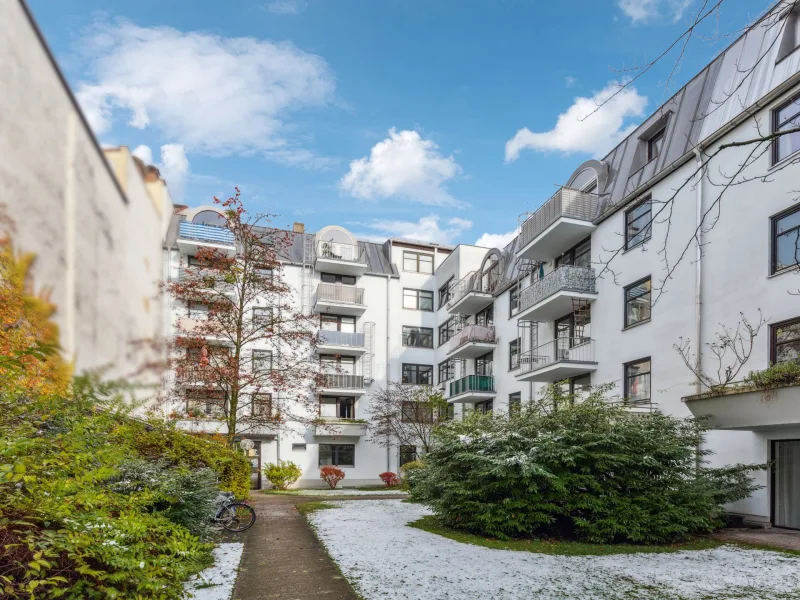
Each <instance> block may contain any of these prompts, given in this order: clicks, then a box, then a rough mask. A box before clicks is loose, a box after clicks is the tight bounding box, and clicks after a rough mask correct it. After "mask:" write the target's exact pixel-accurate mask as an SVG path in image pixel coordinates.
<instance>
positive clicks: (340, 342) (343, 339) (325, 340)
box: [317, 330, 367, 356]
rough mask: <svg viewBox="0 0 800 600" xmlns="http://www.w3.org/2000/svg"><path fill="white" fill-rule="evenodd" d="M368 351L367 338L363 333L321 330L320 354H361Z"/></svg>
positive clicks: (318, 350)
mask: <svg viewBox="0 0 800 600" xmlns="http://www.w3.org/2000/svg"><path fill="white" fill-rule="evenodd" d="M366 351H367V346H366V338H365V336H364V334H363V333H357V332H348V331H325V330H322V331H320V332H319V344H318V345H317V352H319V353H320V354H338V355H339V356H361V355H363V354H364V353H365V352H366Z"/></svg>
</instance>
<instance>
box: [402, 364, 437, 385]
mask: <svg viewBox="0 0 800 600" xmlns="http://www.w3.org/2000/svg"><path fill="white" fill-rule="evenodd" d="M403 383H412V384H417V385H433V365H412V364H407V363H403Z"/></svg>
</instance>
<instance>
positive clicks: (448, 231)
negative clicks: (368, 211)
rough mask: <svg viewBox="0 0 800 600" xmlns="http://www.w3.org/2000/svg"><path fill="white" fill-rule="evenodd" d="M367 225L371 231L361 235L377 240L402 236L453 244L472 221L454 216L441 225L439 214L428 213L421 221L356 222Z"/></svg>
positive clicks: (363, 225)
mask: <svg viewBox="0 0 800 600" xmlns="http://www.w3.org/2000/svg"><path fill="white" fill-rule="evenodd" d="M355 225H360V226H362V227H366V228H368V229H370V230H372V231H371V232H368V233H366V234H363V235H360V236H359V237H364V238H367V239H371V240H375V241H380V242H382V241H384V240H385V239H386V238H387V237H400V238H407V239H413V240H419V241H421V242H436V243H438V244H451V243H452V242H453V241H455V240H456V239H457V238H458V236H460V235H461V234H462V233H464V232H465V231H468V230H469V229H471V228H472V221H468V220H467V219H461V218H459V217H453V218H451V219H448V220H447V221H446V223H445V226H444V227H442V225H441V218H440V217H439V216H438V215H428V216H427V217H422V218H420V220H419V221H417V222H413V221H400V220H392V219H375V220H373V221H369V222H366V223H355Z"/></svg>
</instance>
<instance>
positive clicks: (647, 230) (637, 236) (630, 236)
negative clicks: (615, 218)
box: [625, 198, 653, 250]
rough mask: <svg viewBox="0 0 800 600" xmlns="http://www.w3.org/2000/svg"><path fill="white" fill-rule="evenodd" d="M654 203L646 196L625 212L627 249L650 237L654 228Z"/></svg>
mask: <svg viewBox="0 0 800 600" xmlns="http://www.w3.org/2000/svg"><path fill="white" fill-rule="evenodd" d="M652 211H653V203H652V201H651V200H650V198H645V199H644V200H642V201H641V202H639V204H637V205H636V206H634V207H633V208H631V209H630V210H628V211H627V212H626V213H625V249H626V250H630V249H631V248H633V247H635V246H638V245H639V244H641V243H643V242H645V241H647V240H649V239H650V234H651V232H652V229H653V223H652V222H653V212H652Z"/></svg>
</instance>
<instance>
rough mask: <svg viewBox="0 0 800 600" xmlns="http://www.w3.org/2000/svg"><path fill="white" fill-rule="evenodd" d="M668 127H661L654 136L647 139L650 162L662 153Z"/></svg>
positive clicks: (648, 159)
mask: <svg viewBox="0 0 800 600" xmlns="http://www.w3.org/2000/svg"><path fill="white" fill-rule="evenodd" d="M666 131H667V129H666V127H664V128H661V129H659V130H658V131H657V132H656V133H655V134H653V136H652V137H651V138H650V139H649V140H647V162H650V161H651V160H653V159H654V158H656V157H657V156H658V155H659V154H661V148H662V146H663V145H664V139H665V137H666V135H665V134H666Z"/></svg>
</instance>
